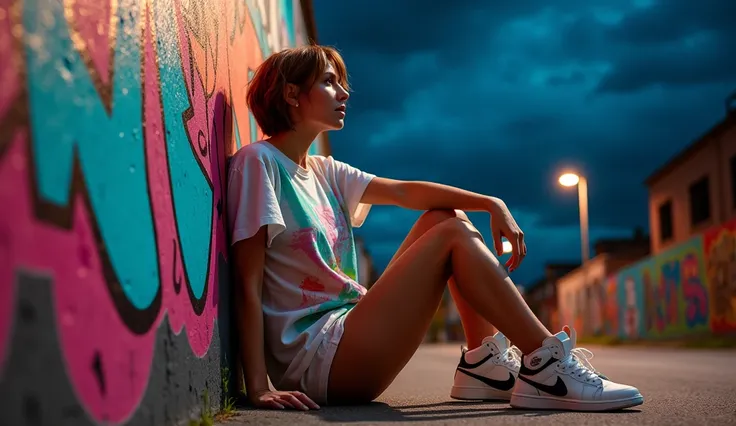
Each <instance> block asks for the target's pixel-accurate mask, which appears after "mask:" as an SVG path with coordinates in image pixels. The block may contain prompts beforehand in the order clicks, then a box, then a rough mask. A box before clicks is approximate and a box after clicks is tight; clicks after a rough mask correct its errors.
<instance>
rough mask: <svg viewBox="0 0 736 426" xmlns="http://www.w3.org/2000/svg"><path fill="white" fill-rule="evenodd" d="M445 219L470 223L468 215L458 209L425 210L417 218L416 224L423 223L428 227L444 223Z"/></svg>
mask: <svg viewBox="0 0 736 426" xmlns="http://www.w3.org/2000/svg"><path fill="white" fill-rule="evenodd" d="M447 219H460V220H464V221H466V222H468V223H469V222H470V219H468V215H466V214H465V212H464V211H462V210H458V209H454V210H453V209H431V210H427V211H425V212H424V213H422V215H421V216H419V220H417V222H421V223H425V224H427V225H428V226H429V227H432V226H434V225H437V224H439V223H441V222H444V221H445V220H447Z"/></svg>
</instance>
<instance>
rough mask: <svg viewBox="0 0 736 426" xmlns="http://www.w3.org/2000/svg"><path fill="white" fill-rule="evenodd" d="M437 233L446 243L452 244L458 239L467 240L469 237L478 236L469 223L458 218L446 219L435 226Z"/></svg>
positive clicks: (478, 232)
mask: <svg viewBox="0 0 736 426" xmlns="http://www.w3.org/2000/svg"><path fill="white" fill-rule="evenodd" d="M437 228H438V233H440V234H441V238H442V239H443V240H444V241H447V242H448V243H450V242H454V241H455V240H457V239H458V238H460V239H467V237H470V236H479V235H480V231H478V230H477V229H476V228H475V226H473V224H472V223H471V222H470V221H467V220H465V219H462V218H460V217H458V216H455V217H452V218H449V219H446V220H445V221H443V222H442V223H440V224H439V225H437Z"/></svg>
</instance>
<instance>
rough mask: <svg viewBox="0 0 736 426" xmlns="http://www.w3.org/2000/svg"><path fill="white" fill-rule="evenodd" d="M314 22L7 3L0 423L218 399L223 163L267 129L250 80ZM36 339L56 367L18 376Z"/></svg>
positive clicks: (119, 414) (191, 7) (166, 4)
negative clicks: (252, 103) (254, 106)
mask: <svg viewBox="0 0 736 426" xmlns="http://www.w3.org/2000/svg"><path fill="white" fill-rule="evenodd" d="M305 28H306V26H305V20H304V17H303V14H302V7H301V2H299V1H292V0H280V1H279V0H252V1H251V0H235V1H226V0H102V1H92V0H0V55H1V56H2V59H1V60H0V84H1V85H2V90H0V206H2V208H1V209H0V401H2V402H1V403H0V404H2V407H1V409H0V424H26V422H30V420H29V416H30V417H33V416H41V417H43V418H44V419H45V421H47V422H51V423H54V424H56V422H55V421H54V419H55V418H57V416H58V418H62V417H64V416H66V418H67V421H70V422H71V423H73V424H85V423H86V422H89V423H103V422H104V423H105V424H120V423H125V422H130V424H136V425H138V424H164V423H173V422H176V421H179V420H181V418H182V417H186V416H187V415H189V414H188V413H189V412H191V411H192V410H193V408H194V406H195V405H198V404H199V405H201V403H200V401H201V398H200V397H201V395H202V394H203V393H204V391H205V389H206V390H207V392H208V393H209V394H210V396H212V402H213V403H214V404H218V403H219V401H220V394H221V389H220V382H221V370H223V369H224V367H226V366H227V361H226V360H225V358H227V357H226V356H225V355H226V354H225V352H227V350H228V349H225V347H226V346H228V344H227V340H229V339H228V336H225V335H223V330H225V329H223V325H222V324H218V323H219V322H222V321H218V315H220V316H222V311H223V309H222V308H223V306H222V302H223V301H226V300H227V288H228V287H227V273H228V263H227V247H228V245H227V241H226V232H225V226H226V225H225V223H226V220H225V218H224V216H223V215H224V212H225V211H226V209H225V206H224V203H225V200H224V198H223V197H224V194H225V188H224V185H225V180H224V176H225V168H226V159H227V157H228V156H229V155H231V154H232V153H233V152H234V151H235V150H237V149H238V148H239V147H240V146H242V145H244V144H247V143H250V142H252V141H253V140H255V139H257V138H258V137H259V136H261V135H260V133H259V130H258V129H257V128H256V126H255V122H254V120H253V117H252V115H251V114H250V113H249V111H248V109H247V107H246V104H245V92H246V84H247V82H248V79H249V78H250V76H252V74H253V71H254V70H255V69H256V67H257V66H258V65H259V64H260V63H261V62H262V61H263V59H264V58H265V57H267V56H268V55H270V54H271V53H272V52H275V51H278V50H281V49H283V48H285V47H289V46H294V45H299V44H304V43H306V42H307V40H308V38H307V34H306V30H305ZM316 146H317V144H315V147H316ZM47 302H48V309H45V308H46V303H47ZM45 310H49V312H51V315H50V316H49V317H48V318H46V315H45ZM42 312H43V314H42ZM21 330H23V332H22V333H21ZM49 342H53V344H51V345H50V344H49ZM162 342H163V343H162ZM40 346H43V347H46V348H48V350H49V351H50V352H54V353H53V354H51V353H49V354H46V359H47V361H48V359H55V358H54V357H56V358H58V359H59V363H58V365H59V366H61V367H62V369H63V372H64V374H63V375H61V376H59V375H58V374H51V373H50V372H49V374H48V375H46V377H49V378H51V377H55V378H56V379H53V380H51V379H47V380H39V381H38V382H37V383H36V384H35V385H34V384H28V383H24V381H25V380H26V378H27V376H23V372H24V371H25V372H26V373H28V370H29V369H36V370H34V371H37V369H41V370H43V369H51V368H54V366H55V365H56V364H55V362H51V361H48V362H46V363H44V362H43V359H44V358H43V357H41V358H39V357H38V356H37V354H34V353H32V351H33V350H34V349H35V350H37V349H38V347H40ZM34 360H36V361H34ZM32 362H37V363H38V365H28V363H32ZM158 375H160V376H161V377H162V379H160V380H159V378H158ZM40 376H41V377H43V376H44V375H43V374H40ZM172 377H174V378H176V380H173V379H172ZM182 377H183V378H182ZM159 382H161V383H160V384H159ZM154 383H155V386H157V387H158V388H156V389H157V390H156V391H151V390H152V389H153V388H152V386H153V384H154ZM34 386H35V387H34ZM179 388H181V389H179ZM19 389H26V390H25V391H23V392H20V393H19V392H18V390H19ZM45 389H52V390H56V391H57V392H56V393H57V394H58V393H65V394H67V395H71V398H72V399H71V400H70V401H68V402H67V403H66V404H67V406H65V407H58V411H53V409H52V407H54V406H55V404H56V402H55V401H51V400H49V399H47V398H46V397H45V396H44V395H49V398H51V395H53V394H54V393H49V392H47V391H46V390H45ZM177 392H178V393H177ZM16 394H18V395H16ZM170 401H176V403H175V404H176V406H175V407H172V406H171V405H172V404H173V403H171V402H170ZM15 402H17V404H16V405H17V407H16V406H15V405H13V404H14V403H15ZM57 405H58V404H57ZM162 410H163V411H162ZM24 418H25V419H24ZM69 419H77V420H74V421H71V420H69ZM31 420H32V419H31ZM29 424H30V423H29Z"/></svg>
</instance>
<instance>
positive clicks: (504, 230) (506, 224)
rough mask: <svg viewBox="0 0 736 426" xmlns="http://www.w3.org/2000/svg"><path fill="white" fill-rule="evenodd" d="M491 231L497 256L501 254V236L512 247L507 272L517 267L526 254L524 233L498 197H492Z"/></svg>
mask: <svg viewBox="0 0 736 426" xmlns="http://www.w3.org/2000/svg"><path fill="white" fill-rule="evenodd" d="M491 206H492V207H491V211H490V213H491V233H492V234H493V245H494V247H495V248H496V253H498V255H499V256H501V255H502V254H503V242H502V241H501V237H506V239H507V240H509V242H510V243H511V247H513V249H512V251H511V258H510V259H509V260H508V261H507V262H506V267H507V268H509V272H512V271H513V270H515V269H516V268H518V267H519V264H521V261H522V260H524V257H525V256H526V243H525V242H524V233H523V232H521V228H519V225H517V224H516V220H514V217H513V216H511V212H510V211H509V209H508V207H506V203H504V202H503V201H502V200H500V199H498V198H494V199H493V203H492V205H491Z"/></svg>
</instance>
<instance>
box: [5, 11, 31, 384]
mask: <svg viewBox="0 0 736 426" xmlns="http://www.w3.org/2000/svg"><path fill="white" fill-rule="evenodd" d="M12 3H13V1H12V0H0V10H2V11H5V12H6V14H7V16H6V17H5V19H0V52H3V58H2V60H0V81H2V82H3V89H2V90H0V137H4V136H7V137H8V140H2V139H0V161H2V162H1V163H0V172H2V170H3V169H4V168H6V167H10V165H9V164H7V163H10V162H11V161H12V160H11V159H10V157H8V156H6V157H5V158H4V159H3V157H2V152H3V150H4V149H7V148H8V147H7V146H3V145H4V144H6V143H7V144H13V143H17V141H19V140H22V139H24V138H26V137H27V136H26V132H25V131H24V130H22V129H18V130H17V131H11V130H10V126H15V125H16V123H14V122H13V121H15V120H17V118H15V117H11V116H10V114H9V110H10V108H11V107H12V105H13V104H15V103H16V102H17V97H18V95H19V94H20V91H21V87H22V85H21V84H20V78H19V77H20V76H19V72H18V70H20V69H21V66H20V64H21V55H20V50H19V49H16V48H15V46H13V43H14V40H15V39H14V37H13V35H12V28H13V25H15V24H16V22H15V21H14V19H13V16H12V15H11V14H10V13H8V12H9V11H10V10H11V8H10V6H11V4H12ZM5 132H7V133H5ZM14 186H15V185H14V184H13V181H12V180H10V179H7V178H3V177H0V200H3V199H7V198H9V197H10V193H11V192H12V191H13V190H14V188H13V187H14ZM2 205H3V206H12V204H8V203H3V204H2ZM7 210H10V208H2V209H0V212H1V213H0V218H2V219H1V220H0V372H2V369H3V365H4V362H5V356H6V348H7V347H8V339H10V327H11V324H12V317H13V303H14V296H13V294H14V285H15V279H14V276H13V274H12V265H13V259H12V256H13V250H12V247H13V241H12V239H11V238H12V235H13V234H12V223H13V222H11V221H10V218H9V217H6V215H7V214H8V213H7Z"/></svg>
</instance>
